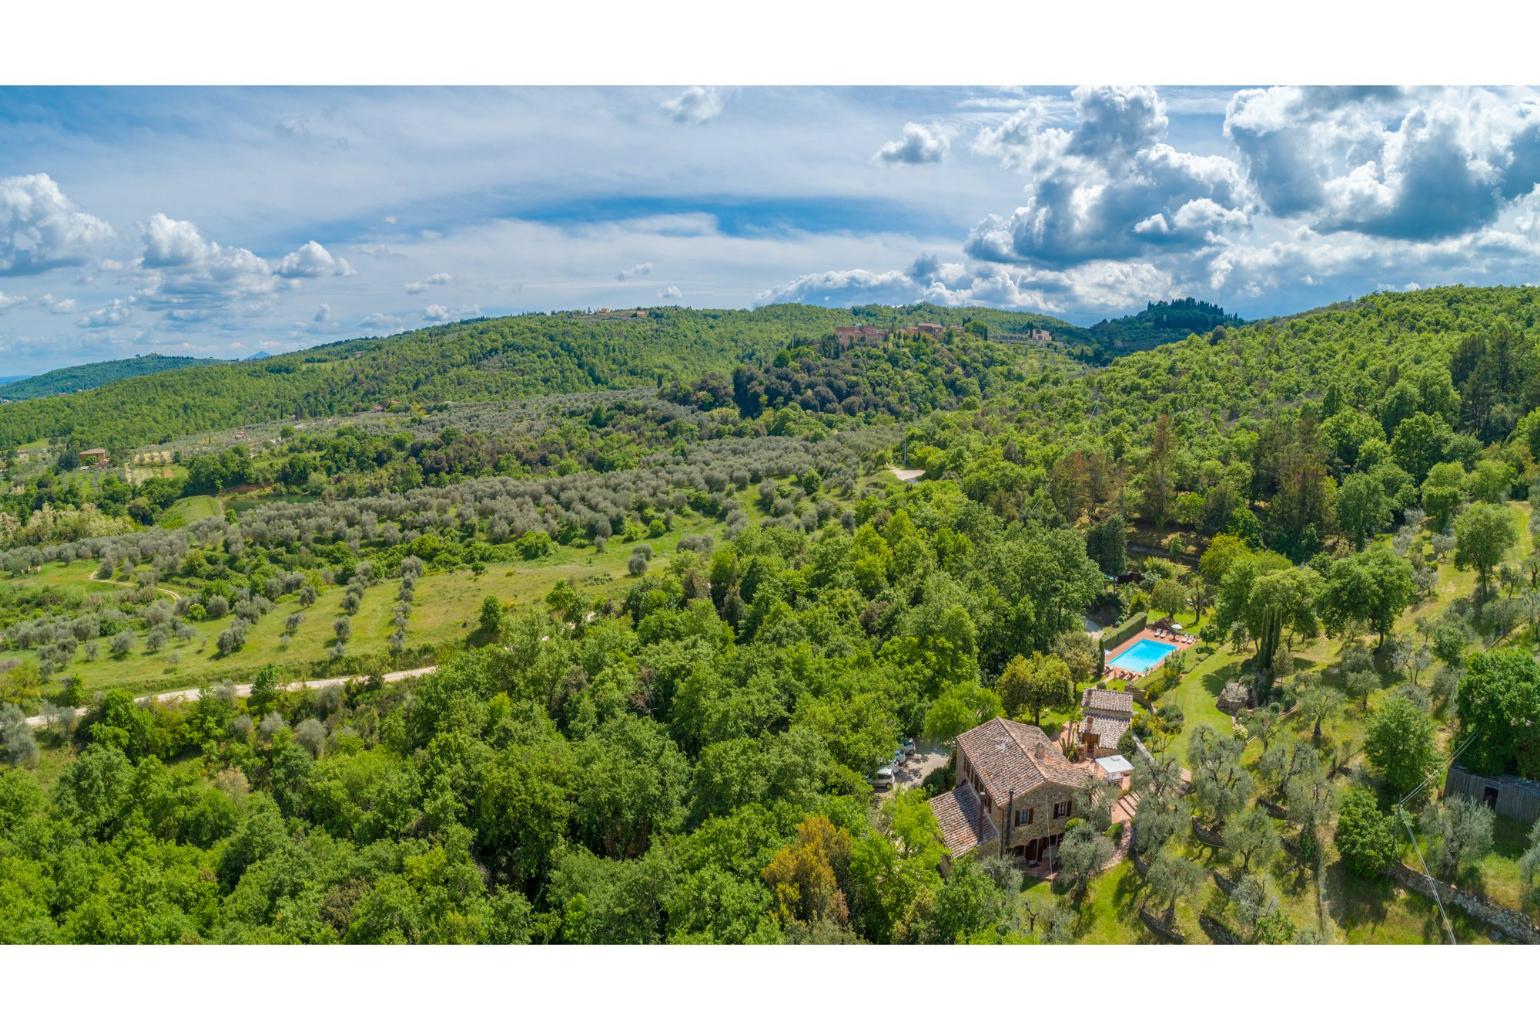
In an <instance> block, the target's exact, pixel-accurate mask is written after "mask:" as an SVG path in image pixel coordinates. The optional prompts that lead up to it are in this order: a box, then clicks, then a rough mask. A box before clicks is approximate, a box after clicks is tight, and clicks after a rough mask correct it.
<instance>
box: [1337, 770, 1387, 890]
mask: <svg viewBox="0 0 1540 1030" xmlns="http://www.w3.org/2000/svg"><path fill="white" fill-rule="evenodd" d="M1337 850H1338V851H1340V852H1341V853H1342V862H1343V864H1344V865H1346V866H1347V868H1348V869H1349V870H1351V871H1352V872H1354V873H1356V874H1358V875H1359V876H1383V875H1384V874H1385V870H1386V868H1387V867H1389V865H1390V864H1391V863H1392V862H1394V861H1396V859H1397V858H1398V857H1399V856H1400V848H1399V847H1398V845H1397V844H1396V829H1395V820H1394V819H1393V818H1392V817H1390V816H1388V815H1385V814H1384V813H1382V812H1381V811H1380V806H1379V802H1378V801H1376V800H1375V799H1374V795H1373V794H1372V793H1371V792H1369V791H1367V790H1364V789H1363V788H1362V787H1352V788H1349V789H1348V790H1347V791H1345V792H1344V793H1343V796H1342V807H1341V810H1340V812H1339V814H1338V817H1337Z"/></svg>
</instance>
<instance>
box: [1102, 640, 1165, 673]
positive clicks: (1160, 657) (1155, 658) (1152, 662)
mask: <svg viewBox="0 0 1540 1030" xmlns="http://www.w3.org/2000/svg"><path fill="white" fill-rule="evenodd" d="M1175 650H1176V645H1175V644H1166V643H1162V642H1161V641H1159V640H1141V641H1139V642H1138V643H1137V644H1135V645H1134V646H1133V647H1130V648H1129V649H1128V650H1127V651H1124V652H1123V653H1122V654H1120V655H1118V656H1117V657H1116V658H1114V659H1112V660H1111V661H1110V662H1108V663H1107V664H1108V665H1110V666H1112V667H1113V668H1114V669H1124V670H1126V671H1128V672H1132V673H1137V674H1138V675H1140V676H1143V675H1144V674H1145V673H1147V672H1149V671H1150V670H1151V669H1153V668H1155V666H1157V665H1159V664H1160V663H1161V662H1162V661H1164V660H1165V657H1166V655H1168V654H1170V653H1171V652H1172V651H1175Z"/></svg>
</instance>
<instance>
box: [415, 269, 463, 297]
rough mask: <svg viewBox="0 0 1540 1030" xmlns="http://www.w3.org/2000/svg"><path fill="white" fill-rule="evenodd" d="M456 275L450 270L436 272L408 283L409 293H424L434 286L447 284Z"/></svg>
mask: <svg viewBox="0 0 1540 1030" xmlns="http://www.w3.org/2000/svg"><path fill="white" fill-rule="evenodd" d="M453 278H454V277H453V276H452V275H450V274H449V273H448V272H434V273H433V274H432V275H425V276H423V277H422V278H421V279H418V280H416V281H414V282H409V283H407V284H406V292H407V293H422V292H423V291H425V290H427V289H428V288H429V287H432V286H447V285H448V284H449V283H450V281H451V280H452V279H453Z"/></svg>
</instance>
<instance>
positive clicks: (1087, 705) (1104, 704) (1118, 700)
mask: <svg viewBox="0 0 1540 1030" xmlns="http://www.w3.org/2000/svg"><path fill="white" fill-rule="evenodd" d="M1080 707H1081V708H1084V709H1086V710H1087V711H1090V710H1092V709H1095V710H1098V711H1101V712H1109V713H1121V714H1124V715H1133V713H1134V698H1133V695H1132V694H1129V693H1128V692H1127V691H1123V690H1103V689H1102V688H1101V687H1088V688H1087V689H1086V692H1085V694H1084V696H1082V697H1081V699H1080Z"/></svg>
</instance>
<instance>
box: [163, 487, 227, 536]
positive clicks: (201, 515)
mask: <svg viewBox="0 0 1540 1030" xmlns="http://www.w3.org/2000/svg"><path fill="white" fill-rule="evenodd" d="M224 513H225V509H224V505H223V504H221V503H220V500H219V498H217V497H210V496H208V495H206V494H194V495H193V496H191V497H183V498H180V499H179V500H177V501H176V502H175V503H174V504H172V505H171V507H169V508H167V509H166V510H165V511H164V512H162V513H161V515H160V518H158V519H156V520H155V521H156V523H157V524H159V525H160V526H162V527H164V528H166V529H176V528H178V527H179V526H186V525H189V524H191V523H193V522H197V521H198V520H199V519H207V518H220V517H222V516H223V515H224Z"/></svg>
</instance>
